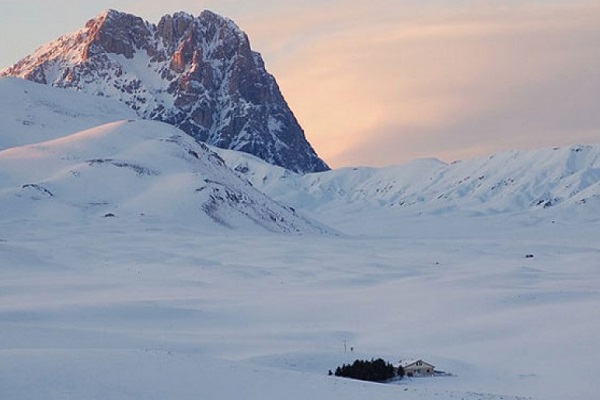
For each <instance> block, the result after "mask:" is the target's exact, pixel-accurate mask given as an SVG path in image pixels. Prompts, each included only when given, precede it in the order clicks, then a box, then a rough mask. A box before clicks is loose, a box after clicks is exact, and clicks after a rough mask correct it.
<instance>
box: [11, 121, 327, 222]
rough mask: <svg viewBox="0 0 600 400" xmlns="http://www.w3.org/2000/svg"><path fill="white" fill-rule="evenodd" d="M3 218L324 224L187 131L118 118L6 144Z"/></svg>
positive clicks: (149, 122)
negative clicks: (243, 174) (255, 184)
mask: <svg viewBox="0 0 600 400" xmlns="http://www.w3.org/2000/svg"><path fill="white" fill-rule="evenodd" d="M0 170H1V171H2V174H0V204H2V207H1V208H0V209H1V212H0V218H2V219H4V220H11V219H15V218H17V219H23V218H25V216H26V215H28V216H30V217H31V216H35V217H37V218H41V219H44V220H47V221H50V220H56V221H63V222H67V221H71V223H72V221H74V220H80V221H89V220H94V219H95V220H96V221H98V220H99V219H100V218H125V219H126V220H132V221H141V222H143V221H154V222H158V223H160V222H161V221H162V222H163V223H164V222H166V221H170V222H176V221H179V223H180V224H182V226H190V227H193V228H194V229H215V224H216V225H218V226H222V227H226V228H238V229H243V230H254V229H256V227H260V228H262V229H266V230H268V231H273V232H280V233H291V234H303V233H325V232H327V229H326V228H324V227H323V226H321V225H319V224H317V223H313V222H310V221H308V220H306V219H304V218H302V217H301V216H299V215H297V214H296V213H295V212H294V211H292V210H290V209H288V208H285V207H283V206H281V205H279V204H277V203H275V202H273V201H272V200H270V199H268V198H267V197H266V196H264V195H263V194H262V193H260V192H258V191H256V190H255V189H254V188H252V187H251V186H250V185H249V184H248V183H246V182H245V181H243V180H240V179H239V178H238V177H237V176H235V175H234V174H233V173H232V172H231V171H230V170H229V169H228V168H227V167H226V166H225V165H224V164H223V161H222V160H221V159H220V158H219V157H218V156H217V155H216V154H214V153H212V152H211V151H209V150H208V149H207V148H206V147H204V146H202V145H200V144H198V143H197V142H195V141H194V140H193V139H192V138H191V137H189V136H187V135H186V134H185V133H183V132H181V131H179V130H178V129H176V128H173V127H171V126H169V125H166V124H162V123H158V122H153V121H120V122H114V123H110V124H106V125H102V126H99V127H96V128H92V129H89V130H86V131H83V132H78V133H74V134H71V135H68V136H65V137H62V138H59V139H55V140H53V141H49V142H42V143H36V144H33V145H27V146H21V147H13V148H10V149H6V150H3V151H0Z"/></svg>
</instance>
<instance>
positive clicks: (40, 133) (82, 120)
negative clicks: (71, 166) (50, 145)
mask: <svg viewBox="0 0 600 400" xmlns="http://www.w3.org/2000/svg"><path fill="white" fill-rule="evenodd" d="M0 118H1V119H2V123H0V150H2V149H6V148H9V147H15V146H22V145H26V144H32V143H37V142H43V141H46V140H51V139H56V138H58V137H61V136H64V135H69V134H72V133H75V132H79V131H82V130H85V129H89V128H93V127H95V126H98V125H103V124H106V123H108V122H112V121H115V120H123V119H137V118H138V117H137V116H136V114H135V112H134V111H132V110H130V109H128V108H127V107H123V104H122V103H120V102H118V101H116V100H111V99H106V98H100V97H97V96H92V95H89V94H84V93H76V92H71V91H67V90H63V89H58V88H52V87H49V86H46V85H40V84H38V83H33V82H29V81H26V80H23V79H17V78H0Z"/></svg>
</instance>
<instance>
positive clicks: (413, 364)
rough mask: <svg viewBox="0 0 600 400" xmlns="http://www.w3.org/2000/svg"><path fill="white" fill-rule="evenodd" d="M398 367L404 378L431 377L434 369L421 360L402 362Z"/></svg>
mask: <svg viewBox="0 0 600 400" xmlns="http://www.w3.org/2000/svg"><path fill="white" fill-rule="evenodd" d="M400 366H401V367H402V368H403V369H404V374H405V375H406V376H433V374H434V372H435V367H434V366H433V365H431V364H429V363H428V362H425V361H423V360H403V361H400Z"/></svg>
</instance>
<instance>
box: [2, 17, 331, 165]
mask: <svg viewBox="0 0 600 400" xmlns="http://www.w3.org/2000/svg"><path fill="white" fill-rule="evenodd" d="M0 76H14V77H20V78H24V79H28V80H32V81H35V82H38V83H44V84H48V85H52V86H57V87H62V88H68V89H72V90H77V91H84V92H87V93H91V94H94V95H99V96H106V97H111V98H115V99H118V100H120V101H122V102H124V103H125V104H127V105H128V106H129V107H130V108H131V109H133V110H135V111H136V112H137V114H138V115H139V116H141V117H143V118H146V119H154V120H159V121H163V122H167V123H169V124H172V125H174V126H177V127H179V128H181V129H182V130H184V131H185V132H187V133H189V134H190V135H192V136H193V137H195V138H197V139H199V140H200V141H203V142H206V143H208V144H210V145H214V146H217V147H220V148H227V149H234V150H239V151H243V152H247V153H250V154H254V155H256V156H258V157H260V158H261V159H263V160H265V161H267V162H269V163H271V164H275V165H279V166H283V167H285V168H287V169H290V170H292V171H296V172H301V173H304V172H316V171H324V170H327V169H329V168H328V166H327V165H326V164H325V163H324V162H323V161H322V160H321V159H320V158H319V157H318V156H317V154H316V153H315V151H314V149H313V148H312V147H311V146H310V144H309V143H308V141H307V140H306V138H305V136H304V132H303V130H302V128H301V127H300V125H299V123H298V121H297V120H296V118H295V117H294V115H293V113H292V111H291V110H290V109H289V107H288V105H287V103H286V102H285V100H284V98H283V96H282V94H281V92H280V90H279V87H278V86H277V83H276V81H275V78H274V77H273V76H272V75H270V74H269V73H268V72H267V71H266V68H265V65H264V62H263V60H262V58H261V56H260V54H259V53H256V52H254V51H252V50H251V48H250V43H249V40H248V37H247V36H246V34H245V33H244V32H242V31H241V30H240V29H239V28H238V27H237V26H236V25H235V24H234V23H233V22H232V21H231V20H228V19H226V18H223V17H220V16H218V15H216V14H214V13H212V12H210V11H204V12H203V13H201V14H200V15H199V16H198V17H193V16H192V15H189V14H186V13H181V12H180V13H176V14H174V15H166V16H164V17H163V18H162V19H161V20H160V22H159V23H158V24H157V25H154V24H151V23H149V22H146V21H144V20H142V19H141V18H139V17H136V16H134V15H130V14H125V13H121V12H118V11H114V10H108V11H106V12H104V13H102V14H101V15H99V16H98V17H96V18H94V19H92V20H90V21H88V23H87V24H86V25H85V27H84V28H83V29H81V30H79V31H77V32H75V33H72V34H69V35H65V36H62V37H60V38H59V39H57V40H56V41H54V42H51V43H48V44H46V45H44V46H42V47H41V48H39V49H38V50H37V51H36V52H35V53H34V54H32V55H30V56H28V57H25V58H24V59H22V60H21V61H19V62H18V63H17V64H15V65H14V66H12V67H10V68H7V69H5V70H3V71H0Z"/></svg>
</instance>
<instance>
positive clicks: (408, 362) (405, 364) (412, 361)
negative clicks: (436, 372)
mask: <svg viewBox="0 0 600 400" xmlns="http://www.w3.org/2000/svg"><path fill="white" fill-rule="evenodd" d="M417 361H421V363H423V366H428V367H431V368H435V366H434V365H433V364H430V363H428V362H426V361H423V360H421V359H420V358H411V359H407V360H400V365H401V366H402V368H406V367H410V366H411V365H413V364H416V363H417Z"/></svg>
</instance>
